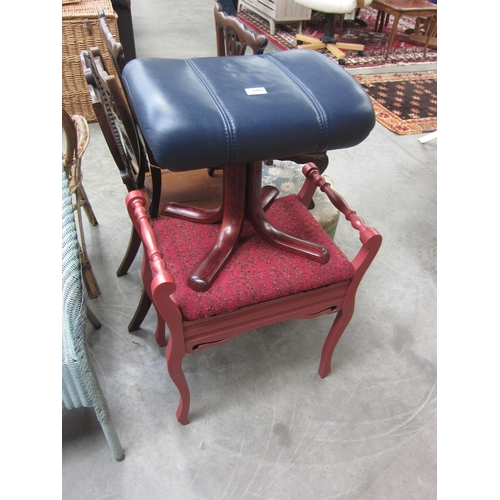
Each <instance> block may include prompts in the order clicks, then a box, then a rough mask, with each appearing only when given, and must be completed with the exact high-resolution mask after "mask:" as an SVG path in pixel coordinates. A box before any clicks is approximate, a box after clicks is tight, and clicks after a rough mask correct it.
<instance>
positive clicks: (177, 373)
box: [166, 334, 191, 425]
mask: <svg viewBox="0 0 500 500" xmlns="http://www.w3.org/2000/svg"><path fill="white" fill-rule="evenodd" d="M172 337H173V336H172V334H171V335H170V341H169V343H168V345H167V352H166V359H167V369H168V373H169V375H170V378H171V379H172V382H173V383H174V384H175V386H176V387H177V390H178V391H179V395H180V401H179V406H178V407H177V412H176V416H177V420H178V421H179V422H180V423H181V424H183V425H187V424H189V418H188V414H189V405H190V400H191V396H190V394H189V386H188V384H187V381H186V377H185V375H184V371H183V370H182V360H183V359H184V355H185V350H184V344H183V343H177V344H176V342H175V341H172Z"/></svg>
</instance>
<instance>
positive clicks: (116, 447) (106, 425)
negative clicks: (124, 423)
mask: <svg viewBox="0 0 500 500" xmlns="http://www.w3.org/2000/svg"><path fill="white" fill-rule="evenodd" d="M100 424H101V428H102V431H103V432H104V436H105V437H106V441H107V442H108V445H109V447H110V449H111V453H113V457H114V459H115V460H116V461H117V462H121V461H122V460H123V459H124V458H125V451H124V450H123V447H122V445H121V444H120V440H119V439H118V434H117V433H116V430H115V427H114V425H113V423H112V422H111V420H109V421H108V422H100Z"/></svg>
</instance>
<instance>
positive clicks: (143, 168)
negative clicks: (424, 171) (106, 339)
mask: <svg viewBox="0 0 500 500" xmlns="http://www.w3.org/2000/svg"><path fill="white" fill-rule="evenodd" d="M215 16H216V17H215V18H216V26H222V29H221V30H218V33H222V34H223V35H224V36H226V34H229V33H234V32H235V29H234V28H232V27H233V26H235V23H234V22H233V20H231V19H227V17H224V16H222V15H221V12H220V9H219V8H217V6H216V10H215ZM101 21H102V20H101ZM243 36H246V35H243ZM229 38H230V39H231V40H229ZM229 38H226V39H225V41H224V42H223V41H221V40H220V39H219V41H218V47H219V56H220V55H223V54H222V53H221V50H222V44H223V43H224V44H225V45H224V47H225V50H227V43H228V41H230V43H231V44H233V46H236V47H237V43H236V42H235V38H234V37H233V36H232V35H230V36H229ZM107 39H108V40H109V38H107ZM240 42H241V39H239V41H238V43H240ZM245 43H246V42H245ZM238 51H239V49H238V50H237V52H238ZM111 53H113V45H111ZM116 54H118V52H117V53H116ZM116 54H115V59H114V61H117V64H118V65H119V67H120V62H119V60H118V58H117V57H116ZM240 54H241V52H240ZM224 55H231V54H230V53H229V54H228V53H227V52H225V53H224ZM233 55H236V54H233ZM82 62H83V66H84V71H85V74H86V76H87V81H88V83H89V89H90V91H91V94H92V92H94V94H96V95H95V98H94V96H93V101H94V102H96V103H98V102H100V106H101V108H102V111H103V113H102V115H104V116H105V117H106V119H105V120H104V119H102V120H101V119H99V114H98V113H97V112H96V115H97V116H98V119H99V123H100V124H101V127H102V128H103V132H104V135H105V137H110V138H113V139H114V143H115V145H116V146H117V147H118V149H120V148H121V149H122V150H123V152H124V154H125V156H128V157H130V158H132V157H134V158H135V160H134V161H130V165H132V168H133V171H134V172H135V173H136V174H134V176H135V181H134V182H135V184H136V187H134V183H131V184H130V186H131V187H130V188H129V193H128V195H127V197H126V206H127V210H128V213H129V216H130V219H131V221H132V224H133V227H134V234H136V235H137V237H138V238H139V241H140V242H141V243H142V247H143V251H144V254H143V261H142V271H141V275H142V281H143V284H144V290H145V293H144V295H143V299H144V300H143V304H146V305H147V308H149V305H151V304H153V305H154V308H155V310H156V313H157V328H156V332H155V339H156V341H157V342H158V344H159V345H160V346H166V362H167V369H168V372H169V374H170V377H171V379H172V381H173V382H174V384H175V385H176V387H177V389H178V391H179V395H180V402H179V406H178V409H177V419H178V421H179V422H181V423H182V424H187V423H188V422H189V409H190V391H189V387H188V382H187V379H186V377H185V375H184V372H183V369H182V361H183V359H184V356H185V355H186V354H194V353H197V352H201V351H203V350H204V349H207V348H210V347H215V346H217V345H220V344H222V343H224V342H227V341H230V340H231V339H233V338H235V337H237V336H239V335H241V334H242V333H245V332H248V331H250V330H252V329H254V328H258V327H262V326H266V325H270V324H273V323H277V322H282V321H286V320H292V319H310V318H316V317H318V316H321V315H324V314H333V313H334V314H335V315H336V316H335V320H334V321H333V325H332V327H331V329H330V331H329V332H328V334H327V336H326V340H325V343H324V346H323V350H322V353H321V356H320V364H319V370H318V373H319V375H320V377H322V378H323V377H326V376H327V375H328V374H329V373H330V371H331V360H332V356H333V351H334V348H335V346H336V344H337V342H338V340H339V339H340V337H341V335H342V334H343V332H344V330H345V329H346V327H347V326H348V324H349V322H350V319H351V317H352V315H353V313H354V303H355V296H356V291H357V289H358V286H359V284H360V282H361V279H362V277H363V276H364V274H365V272H366V271H367V269H368V267H369V265H370V264H371V262H372V261H373V259H374V258H375V256H376V254H377V252H378V249H379V247H380V245H381V242H382V238H381V236H380V235H379V234H378V232H377V231H376V230H375V229H373V228H371V227H369V226H367V225H366V224H365V223H364V221H363V220H362V219H361V218H360V217H359V216H358V215H357V214H356V212H355V211H353V210H352V209H351V208H350V207H349V206H348V204H347V203H346V201H345V200H344V199H343V198H342V197H341V196H340V195H339V194H338V193H337V192H336V191H335V190H334V189H333V187H332V186H331V183H329V182H328V181H327V179H325V178H324V177H323V176H322V169H320V168H318V166H317V165H316V164H315V163H314V162H313V161H312V159H311V158H316V157H318V155H319V157H321V155H324V156H326V153H325V152H326V151H329V150H334V149H341V148H347V147H353V146H356V145H357V144H359V143H360V142H362V141H363V140H364V139H365V138H366V137H367V136H368V135H369V133H370V132H371V130H372V128H373V126H374V124H375V115H374V112H373V107H372V105H371V102H370V99H369V97H368V95H367V94H366V92H365V91H364V90H363V89H362V87H361V86H360V85H359V84H358V83H357V82H356V81H355V80H354V79H353V78H352V77H351V76H350V75H348V74H347V73H346V72H345V71H344V70H343V69H341V68H339V67H338V65H337V64H335V63H334V62H332V61H330V60H329V59H327V58H326V57H324V56H323V55H321V54H318V53H315V52H312V51H288V52H280V53H272V54H262V53H257V54H255V55H253V56H252V57H212V58H198V59H188V60H178V59H176V60H174V59H161V58H148V59H141V58H139V59H134V60H132V61H130V62H128V63H127V64H126V65H124V66H122V67H121V68H120V71H119V74H120V77H119V78H120V82H118V81H117V80H116V79H113V77H110V76H109V73H107V71H106V69H105V67H104V65H103V63H102V58H101V57H100V53H99V51H98V50H97V49H91V50H90V51H86V52H84V53H82ZM113 82H114V83H113ZM118 83H121V88H122V89H123V92H124V95H122V97H121V98H120V97H118V92H119V90H120V89H119V85H118ZM337 95H338V96H339V98H337ZM340 97H341V98H340ZM126 116H127V117H128V118H130V120H129V122H130V123H128V124H127V119H126V118H125V117H126ZM111 123H114V124H113V125H110V124H111ZM106 124H107V125H106ZM106 126H107V127H108V129H109V130H108V132H109V133H107V132H105V129H106ZM114 127H115V128H116V129H117V130H118V131H119V133H118V134H112V133H111V132H113V129H114ZM119 140H120V141H121V143H120V142H119ZM108 144H110V149H111V147H112V145H111V140H110V142H108ZM132 153H133V154H132ZM130 158H129V159H130ZM270 158H278V159H280V160H288V161H290V159H298V158H304V159H306V163H305V165H304V166H303V167H302V169H301V170H302V177H303V183H302V187H301V188H300V190H299V191H298V193H292V194H289V195H287V196H281V197H280V196H279V195H280V193H279V190H278V189H277V188H276V186H269V185H268V186H264V187H263V186H262V180H263V178H264V176H263V166H262V165H263V163H264V162H266V161H269V159H270ZM144 159H145V160H144ZM130 165H129V166H130ZM153 167H154V168H153ZM127 168H128V167H127ZM127 168H126V169H127ZM156 169H157V174H156V176H154V175H153V174H152V173H151V176H152V186H153V189H152V191H151V192H150V191H148V190H147V189H144V188H142V185H141V183H142V182H143V181H142V179H143V178H145V173H146V172H148V170H149V171H150V172H152V171H153V170H156ZM207 170H208V172H209V173H211V174H212V176H211V175H208V174H207ZM164 172H169V173H168V174H166V175H165V174H164ZM194 173H198V174H200V173H201V174H203V175H205V176H206V177H205V182H208V179H213V176H216V175H220V184H219V186H220V187H221V196H220V197H218V198H217V199H216V203H215V207H200V206H197V205H196V204H193V203H191V202H190V201H189V200H182V201H181V202H180V203H179V202H175V203H173V202H172V200H170V199H165V204H164V205H163V200H161V199H160V201H158V202H157V205H158V207H159V210H158V212H155V211H154V210H153V213H152V210H151V206H155V203H154V200H155V192H156V191H155V189H156V188H155V184H156V181H157V180H159V183H160V185H161V190H163V185H164V184H165V186H168V185H169V180H170V176H171V175H178V176H184V175H192V174H194ZM160 174H161V175H160ZM141 188H142V189H141ZM317 190H319V191H321V193H322V194H323V195H324V196H325V197H326V198H327V199H328V200H329V202H330V204H331V205H332V206H333V207H334V209H335V210H336V211H338V212H339V213H342V214H343V215H344V216H345V218H346V220H347V221H349V222H350V224H351V226H352V227H353V228H354V230H355V231H357V233H358V235H359V239H360V249H359V252H358V253H357V255H356V256H355V257H354V258H353V259H349V258H348V257H347V256H346V255H345V254H344V253H343V252H342V251H341V250H340V248H339V247H338V246H337V245H336V244H335V243H334V242H333V241H332V239H331V237H330V236H329V235H328V233H327V232H326V231H325V229H324V228H323V227H322V225H321V224H320V223H319V222H318V221H317V220H316V219H315V218H314V216H313V215H312V214H311V212H310V210H309V208H310V207H311V205H312V200H313V196H314V194H315V192H316V191H317ZM205 191H206V189H205ZM139 309H140V312H139ZM139 309H138V312H137V313H136V316H135V317H134V319H133V321H132V322H131V324H130V325H129V330H133V329H136V328H139V327H140V324H141V322H142V320H143V318H144V316H145V314H146V312H147V309H146V308H145V307H141V306H140V307H139ZM165 326H168V331H169V332H168V333H169V335H168V336H167V333H166V329H165Z"/></svg>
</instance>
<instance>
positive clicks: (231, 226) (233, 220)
mask: <svg viewBox="0 0 500 500" xmlns="http://www.w3.org/2000/svg"><path fill="white" fill-rule="evenodd" d="M245 183H246V168H245V165H231V166H226V167H225V168H224V192H223V199H222V205H223V207H224V215H223V218H222V224H221V228H220V231H219V235H218V236H217V241H216V242H215V244H214V246H213V247H212V249H211V250H210V251H209V252H208V254H207V255H206V257H205V258H204V259H203V260H202V261H201V262H200V264H199V265H198V267H197V268H196V269H195V271H194V272H193V273H192V274H191V276H190V277H189V279H188V285H189V287H190V288H191V289H193V290H195V291H197V292H206V291H207V290H208V289H209V288H210V286H211V285H212V283H213V281H214V280H215V278H216V277H217V275H218V274H219V272H220V271H221V269H222V268H223V267H224V264H225V263H226V262H227V259H229V257H230V255H231V254H232V253H233V250H234V247H235V245H236V242H237V241H238V237H239V235H240V233H241V229H242V227H243V220H244V218H245V197H244V196H242V193H245ZM260 203H261V201H260V191H259V204H260Z"/></svg>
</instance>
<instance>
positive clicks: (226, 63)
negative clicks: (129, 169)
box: [122, 50, 375, 171]
mask: <svg viewBox="0 0 500 500" xmlns="http://www.w3.org/2000/svg"><path fill="white" fill-rule="evenodd" d="M122 76H123V83H124V86H125V91H126V92H127V94H128V97H129V99H130V102H131V105H132V108H133V112H134V114H135V116H136V119H137V121H138V123H139V126H140V128H141V131H142V133H143V135H144V138H145V140H146V143H147V145H148V147H149V150H150V154H152V155H153V157H154V160H155V162H156V164H157V165H159V166H161V167H163V168H167V169H169V170H173V171H183V170H193V169H198V168H205V167H208V168H210V167H219V166H222V165H227V164H236V163H249V162H255V161H260V160H266V159H269V158H281V157H284V156H292V155H296V154H306V153H315V152H321V151H328V150H333V149H340V148H348V147H351V146H355V145H357V144H359V143H360V142H362V141H363V140H364V139H365V138H366V137H367V136H368V134H369V133H370V131H371V130H372V129H373V127H374V125H375V114H374V111H373V107H372V104H371V101H370V98H369V97H368V94H367V93H366V92H365V90H364V89H363V88H362V87H361V86H360V85H359V84H358V83H357V82H356V81H355V80H354V78H352V77H351V76H350V75H349V74H348V73H347V72H346V71H345V70H344V69H343V68H341V67H340V66H338V65H337V64H336V63H335V62H333V61H331V60H330V59H328V58H327V57H325V56H324V55H322V54H319V53H317V52H315V51H298V50H290V51H285V52H276V53H270V54H264V55H254V56H252V57H208V58H196V59H184V60H180V59H179V60H177V59H159V58H139V59H134V60H132V61H130V62H129V63H127V65H126V66H125V68H124V70H123V75H122Z"/></svg>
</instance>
